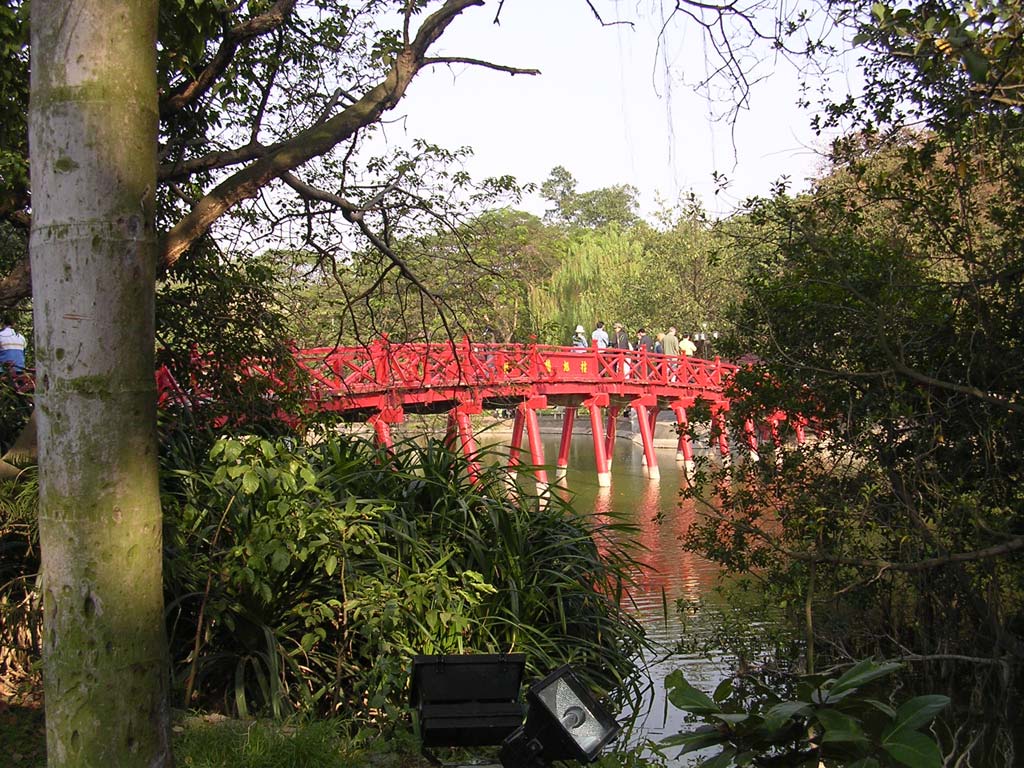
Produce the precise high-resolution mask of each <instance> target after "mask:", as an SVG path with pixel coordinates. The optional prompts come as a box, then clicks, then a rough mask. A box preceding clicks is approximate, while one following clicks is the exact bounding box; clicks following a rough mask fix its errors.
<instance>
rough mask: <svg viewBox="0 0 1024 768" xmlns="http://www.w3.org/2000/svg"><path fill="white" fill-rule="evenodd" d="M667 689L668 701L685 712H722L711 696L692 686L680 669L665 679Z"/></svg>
mask: <svg viewBox="0 0 1024 768" xmlns="http://www.w3.org/2000/svg"><path fill="white" fill-rule="evenodd" d="M665 687H666V688H667V689H668V700H669V701H671V702H672V704H673V706H675V707H678V708H679V709H681V710H683V711H684V712H692V713H694V714H707V713H709V712H721V711H722V708H721V707H719V706H718V705H717V704H716V703H715V702H714V701H712V699H711V697H710V696H708V695H707V694H706V693H704V692H703V691H698V690H697V689H696V688H694V687H693V686H692V685H690V684H689V683H688V682H687V681H686V678H685V677H683V673H682V672H680V671H679V670H678V669H677V670H675V671H674V672H672V673H671V674H670V675H669V676H668V677H666V678H665Z"/></svg>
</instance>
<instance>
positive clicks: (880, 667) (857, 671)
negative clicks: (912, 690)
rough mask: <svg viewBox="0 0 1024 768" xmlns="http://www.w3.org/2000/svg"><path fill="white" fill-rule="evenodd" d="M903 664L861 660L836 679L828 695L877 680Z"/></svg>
mask: <svg viewBox="0 0 1024 768" xmlns="http://www.w3.org/2000/svg"><path fill="white" fill-rule="evenodd" d="M902 666H903V665H902V664H897V663H895V662H886V663H884V664H879V663H877V662H874V661H871V660H870V659H865V660H864V661H859V662H857V663H856V664H854V665H853V666H852V667H850V668H849V669H848V670H846V672H845V673H843V674H842V675H841V676H840V677H839V678H838V679H837V680H836V681H835V683H833V684H832V687H831V688H829V689H828V696H835V695H836V694H840V693H842V692H844V691H848V690H853V689H854V688H860V687H861V686H863V685H866V684H867V683H870V682H871V681H872V680H877V679H878V678H880V677H885V676H886V675H888V674H891V673H892V672H894V671H896V670H897V669H899V668H900V667H902Z"/></svg>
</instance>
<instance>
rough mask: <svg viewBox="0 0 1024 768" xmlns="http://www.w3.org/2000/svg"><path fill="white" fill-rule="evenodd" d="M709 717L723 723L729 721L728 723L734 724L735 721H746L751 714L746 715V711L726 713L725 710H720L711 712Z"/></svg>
mask: <svg viewBox="0 0 1024 768" xmlns="http://www.w3.org/2000/svg"><path fill="white" fill-rule="evenodd" d="M711 717H713V718H715V719H716V720H721V721H722V722H723V723H729V724H730V725H735V724H737V723H743V722H746V721H747V720H749V719H750V717H751V716H750V715H748V714H747V713H746V712H740V713H736V714H734V713H727V712H720V713H716V714H712V715H711Z"/></svg>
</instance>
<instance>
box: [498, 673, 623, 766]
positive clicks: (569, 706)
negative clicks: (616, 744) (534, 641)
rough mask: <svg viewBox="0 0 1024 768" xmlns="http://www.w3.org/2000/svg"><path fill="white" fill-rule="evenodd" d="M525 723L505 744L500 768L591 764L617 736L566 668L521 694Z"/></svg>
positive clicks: (607, 718) (613, 723)
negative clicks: (525, 709)
mask: <svg viewBox="0 0 1024 768" xmlns="http://www.w3.org/2000/svg"><path fill="white" fill-rule="evenodd" d="M526 701H527V704H528V705H529V710H528V712H527V715H526V723H525V724H524V725H523V727H522V728H519V729H517V730H516V731H515V733H513V734H512V735H511V736H509V737H508V738H507V739H505V743H504V744H502V746H501V764H502V765H503V766H504V767H505V768H542V766H546V765H548V764H550V763H552V762H554V761H555V760H578V761H580V762H583V763H591V762H593V761H594V760H596V759H597V757H598V755H599V754H600V753H601V749H602V748H603V747H604V746H605V745H606V744H607V743H608V742H609V741H611V740H612V739H613V738H615V736H616V734H617V733H618V732H619V724H618V723H617V722H616V721H615V718H613V717H612V716H611V714H610V713H609V712H608V711H607V710H606V709H605V708H604V707H603V706H602V705H601V703H600V702H599V701H598V700H597V699H596V698H594V695H593V694H592V693H591V692H590V691H589V690H588V689H587V687H586V686H585V685H584V684H583V683H581V682H580V681H579V679H578V678H577V677H576V675H574V674H573V672H572V670H571V669H570V668H569V667H567V666H566V667H560V668H559V669H556V670H555V671H554V672H552V673H551V674H550V675H548V676H547V677H545V678H544V679H543V680H541V681H540V682H538V683H534V684H533V685H532V686H530V689H529V690H528V691H527V692H526Z"/></svg>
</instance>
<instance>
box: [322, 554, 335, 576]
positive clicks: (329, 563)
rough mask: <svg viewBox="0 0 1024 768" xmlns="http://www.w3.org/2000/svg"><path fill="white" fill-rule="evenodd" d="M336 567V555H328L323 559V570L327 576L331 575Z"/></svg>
mask: <svg viewBox="0 0 1024 768" xmlns="http://www.w3.org/2000/svg"><path fill="white" fill-rule="evenodd" d="M337 567H338V558H337V556H336V555H328V556H327V559H326V560H325V561H324V570H325V571H326V572H327V575H328V576H333V575H334V571H335V569H336V568H337Z"/></svg>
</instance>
